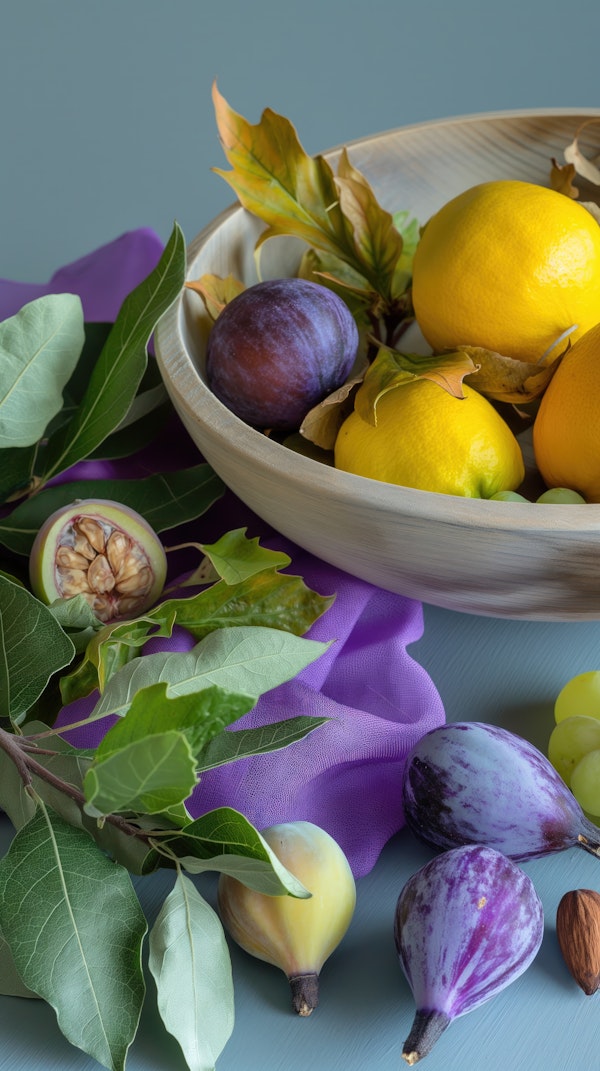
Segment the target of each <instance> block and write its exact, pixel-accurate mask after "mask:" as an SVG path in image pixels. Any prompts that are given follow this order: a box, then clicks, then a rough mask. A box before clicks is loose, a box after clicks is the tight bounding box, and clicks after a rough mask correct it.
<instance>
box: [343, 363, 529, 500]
mask: <svg viewBox="0 0 600 1071" xmlns="http://www.w3.org/2000/svg"><path fill="white" fill-rule="evenodd" d="M463 390H464V393H465V397H464V398H455V397H453V396H452V395H451V394H449V393H448V392H447V391H446V390H444V389H443V388H442V387H440V386H438V384H436V383H432V382H431V381H430V380H427V379H416V380H414V381H413V382H412V383H407V384H405V385H404V386H401V387H396V388H395V389H394V390H390V391H388V392H387V393H386V394H384V395H383V396H382V397H381V398H380V400H379V402H378V404H377V425H376V426H375V427H374V426H373V425H372V424H370V423H368V422H367V421H366V420H363V419H362V417H360V416H359V415H358V413H357V412H356V410H354V412H352V413H351V414H350V416H349V417H347V418H346V420H345V421H344V423H343V424H342V426H341V428H340V431H339V432H338V436H337V440H336V444H335V465H336V468H339V469H344V470H345V471H346V472H353V473H356V474H357V475H359V476H368V477H370V478H371V479H373V480H383V481H385V482H387V483H395V484H402V485H403V486H405V487H414V488H418V489H420V490H422V491H437V492H440V493H443V494H450V495H462V496H464V497H467V498H490V497H491V496H492V495H494V494H496V492H498V491H510V490H514V489H515V488H516V487H518V486H519V484H520V483H521V482H522V480H523V477H524V465H523V456H522V453H521V449H520V446H519V444H518V442H517V440H516V438H515V436H514V435H513V433H512V431H511V430H510V428H509V427H508V424H507V423H506V422H505V421H504V420H503V419H502V417H501V416H500V415H499V413H498V412H497V411H496V410H495V409H494V407H493V406H492V405H491V404H490V402H488V401H487V400H486V399H485V398H484V397H483V396H482V395H481V394H478V393H477V391H475V390H473V389H472V388H471V387H469V386H467V385H466V384H463Z"/></svg>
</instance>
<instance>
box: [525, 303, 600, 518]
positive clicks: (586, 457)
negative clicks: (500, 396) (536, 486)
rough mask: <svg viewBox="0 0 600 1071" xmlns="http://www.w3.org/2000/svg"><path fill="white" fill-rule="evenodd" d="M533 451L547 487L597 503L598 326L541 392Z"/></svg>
mask: <svg viewBox="0 0 600 1071" xmlns="http://www.w3.org/2000/svg"><path fill="white" fill-rule="evenodd" d="M533 449H534V454H535V460H536V464H537V467H538V469H539V471H540V473H541V475H542V478H543V480H544V482H545V483H546V484H547V485H548V486H549V487H570V488H572V490H574V491H579V494H581V495H583V497H584V498H585V499H586V501H587V502H600V324H596V326H595V327H592V328H591V330H590V331H587V332H586V334H585V335H583V337H582V338H580V339H578V341H577V342H575V344H574V345H573V346H572V347H571V349H570V350H569V351H568V352H567V353H566V355H565V356H564V357H563V359H562V361H561V362H560V364H559V366H558V368H557V369H556V372H555V373H554V375H553V377H552V379H551V380H550V383H549V384H548V386H547V387H546V390H545V392H544V394H543V396H542V400H541V402H540V407H539V409H538V412H537V416H536V418H535V421H534V425H533Z"/></svg>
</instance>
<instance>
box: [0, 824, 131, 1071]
mask: <svg viewBox="0 0 600 1071" xmlns="http://www.w3.org/2000/svg"><path fill="white" fill-rule="evenodd" d="M0 928H1V930H2V933H3V934H4V936H5V938H6V940H7V941H8V943H9V946H10V950H11V953H12V956H13V959H14V963H15V966H16V969H17V971H18V973H19V975H20V976H21V978H22V979H23V982H24V984H25V985H26V986H27V987H28V988H29V989H31V990H32V991H33V992H34V993H37V994H38V995H39V996H40V997H42V998H43V999H44V1000H46V1001H47V1002H48V1003H49V1004H50V1005H51V1006H52V1007H53V1008H54V1009H55V1011H56V1014H57V1018H58V1024H59V1027H60V1029H61V1030H62V1032H63V1034H64V1035H65V1037H66V1038H67V1040H68V1041H70V1042H71V1044H72V1045H76V1046H77V1047H78V1048H80V1049H82V1050H83V1051H84V1052H85V1053H87V1054H88V1055H89V1056H92V1057H93V1058H94V1059H95V1060H97V1061H98V1062H99V1063H100V1064H102V1065H103V1066H104V1067H108V1068H110V1069H114V1071H122V1069H123V1068H124V1066H125V1059H126V1055H127V1050H128V1048H129V1046H130V1044H131V1042H132V1040H133V1038H134V1036H135V1033H136V1030H137V1026H138V1022H139V1017H140V1012H141V1007H142V1003H143V999H144V979H143V974H142V966H141V947H142V941H143V938H144V935H145V933H146V929H147V927H146V920H145V918H144V915H143V913H142V910H141V908H140V905H139V902H138V899H137V897H136V895H135V892H134V890H133V886H132V884H131V879H130V877H129V875H128V873H127V871H126V870H124V869H123V868H122V867H120V866H118V864H115V863H112V862H110V861H109V860H108V859H107V858H106V857H105V856H104V855H103V854H102V852H99V851H98V848H97V847H96V845H95V844H94V842H93V840H92V839H91V837H90V836H89V835H88V834H87V833H84V832H82V830H80V829H74V828H73V827H72V826H71V825H69V824H68V823H67V822H65V821H63V819H62V818H60V817H58V815H54V814H52V813H51V812H49V811H46V810H45V808H43V807H42V809H41V810H40V812H38V814H36V815H35V817H34V818H32V819H31V821H30V822H29V823H28V824H27V825H26V826H25V827H24V828H23V829H22V830H20V832H18V833H17V834H16V836H15V837H14V839H13V842H12V845H11V847H10V849H9V851H8V853H7V855H6V856H5V857H4V859H2V860H1V861H0Z"/></svg>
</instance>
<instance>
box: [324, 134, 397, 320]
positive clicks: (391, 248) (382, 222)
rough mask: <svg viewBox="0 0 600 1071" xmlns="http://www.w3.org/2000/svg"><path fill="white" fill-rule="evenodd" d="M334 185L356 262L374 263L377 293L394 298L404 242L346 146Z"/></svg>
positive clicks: (373, 278) (389, 298) (389, 214)
mask: <svg viewBox="0 0 600 1071" xmlns="http://www.w3.org/2000/svg"><path fill="white" fill-rule="evenodd" d="M335 184H336V186H337V188H338V190H339V195H340V206H341V209H342V212H343V213H344V216H345V217H346V219H347V220H348V221H349V223H350V225H351V227H352V237H353V240H354V246H355V249H356V254H357V259H358V261H359V263H362V264H367V265H373V270H374V273H375V274H374V277H373V276H371V279H372V280H373V281H374V283H375V289H376V290H377V293H378V294H380V295H381V296H382V297H384V298H386V299H388V300H393V298H394V297H396V296H397V295H395V294H394V293H393V292H392V283H393V281H394V272H395V269H396V264H397V263H398V261H399V259H400V257H401V256H402V249H403V244H404V243H403V241H402V236H401V234H400V233H399V231H397V230H396V227H395V226H394V221H393V217H392V214H391V213H390V212H386V211H385V210H384V209H383V208H382V207H381V205H380V204H379V202H378V201H377V199H376V197H375V194H374V193H373V190H372V189H371V186H370V185H369V183H368V182H367V180H366V178H365V177H364V176H363V175H362V174H361V173H360V171H358V170H357V169H356V168H355V167H353V166H352V164H351V163H350V160H349V158H348V153H347V151H346V149H343V150H342V153H341V156H340V162H339V166H338V177H337V178H336V180H335Z"/></svg>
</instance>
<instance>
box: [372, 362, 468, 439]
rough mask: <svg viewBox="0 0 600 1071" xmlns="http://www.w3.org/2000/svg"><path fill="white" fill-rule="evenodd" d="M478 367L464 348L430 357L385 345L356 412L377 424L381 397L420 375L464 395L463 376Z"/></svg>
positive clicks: (454, 395) (443, 387)
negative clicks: (400, 350) (404, 351)
mask: <svg viewBox="0 0 600 1071" xmlns="http://www.w3.org/2000/svg"><path fill="white" fill-rule="evenodd" d="M476 367H477V366H476V365H475V363H474V361H473V360H472V359H471V357H469V355H468V354H467V353H463V352H462V351H460V352H457V353H450V354H435V355H434V356H432V357H426V356H421V355H417V354H408V353H399V352H398V351H397V350H393V349H390V348H388V347H387V346H381V347H380V348H379V350H378V353H377V356H376V357H375V360H374V361H373V363H372V364H371V365H370V367H369V368H368V370H367V372H366V374H365V377H364V379H363V382H362V385H361V388H360V390H359V391H358V393H357V395H356V397H355V400H354V405H355V409H356V412H357V413H358V415H359V416H360V417H361V418H362V419H363V420H364V421H366V423H367V424H371V425H373V427H376V425H377V403H378V402H379V400H380V398H382V397H383V395H384V394H387V393H388V391H391V390H397V389H401V388H402V387H403V386H406V385H407V384H410V383H414V382H415V381H416V380H419V379H429V380H431V381H432V382H433V383H436V384H437V385H438V386H439V388H440V390H445V391H447V392H448V393H449V394H451V395H452V396H453V397H454V398H463V397H464V391H463V387H462V382H463V379H464V377H465V376H467V375H469V374H470V373H472V372H474V371H475V370H476Z"/></svg>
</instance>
